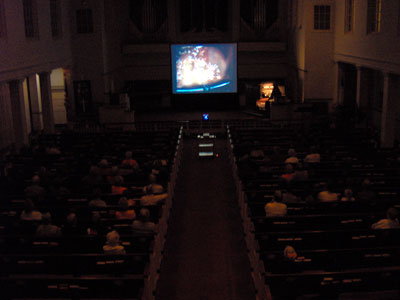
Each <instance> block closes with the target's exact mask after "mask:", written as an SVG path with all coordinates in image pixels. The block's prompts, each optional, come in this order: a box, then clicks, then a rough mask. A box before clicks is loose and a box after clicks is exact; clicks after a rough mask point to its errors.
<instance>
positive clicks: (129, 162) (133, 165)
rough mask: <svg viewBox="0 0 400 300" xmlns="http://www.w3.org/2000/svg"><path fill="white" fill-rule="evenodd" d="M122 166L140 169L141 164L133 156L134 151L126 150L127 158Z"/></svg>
mask: <svg viewBox="0 0 400 300" xmlns="http://www.w3.org/2000/svg"><path fill="white" fill-rule="evenodd" d="M121 168H130V169H135V170H137V169H139V164H138V163H137V161H136V160H134V159H133V158H132V151H126V152H125V159H124V160H123V161H122V163H121Z"/></svg>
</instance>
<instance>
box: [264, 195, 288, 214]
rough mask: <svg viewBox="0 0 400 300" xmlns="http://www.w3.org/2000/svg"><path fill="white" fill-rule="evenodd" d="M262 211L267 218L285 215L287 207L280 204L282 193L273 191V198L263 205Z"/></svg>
mask: <svg viewBox="0 0 400 300" xmlns="http://www.w3.org/2000/svg"><path fill="white" fill-rule="evenodd" d="M264 209H265V214H266V216H267V217H274V216H285V215H286V214H287V206H286V204H284V203H282V192H281V191H279V190H278V191H275V194H274V197H273V198H272V200H271V201H270V202H268V203H267V204H265V207H264Z"/></svg>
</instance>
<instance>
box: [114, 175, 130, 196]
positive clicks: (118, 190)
mask: <svg viewBox="0 0 400 300" xmlns="http://www.w3.org/2000/svg"><path fill="white" fill-rule="evenodd" d="M123 184H124V177H122V176H115V178H114V184H113V185H112V186H111V194H113V195H122V194H123V193H124V191H126V190H127V189H128V188H127V187H125V186H122V185H123Z"/></svg>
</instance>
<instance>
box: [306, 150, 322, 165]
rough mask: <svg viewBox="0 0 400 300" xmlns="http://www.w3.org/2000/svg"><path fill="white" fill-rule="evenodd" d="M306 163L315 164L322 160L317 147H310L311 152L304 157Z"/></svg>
mask: <svg viewBox="0 0 400 300" xmlns="http://www.w3.org/2000/svg"><path fill="white" fill-rule="evenodd" d="M304 162H305V163H310V164H315V163H320V162H321V155H320V154H319V153H318V152H317V149H316V147H314V146H313V147H311V148H310V153H309V154H307V155H306V157H304Z"/></svg>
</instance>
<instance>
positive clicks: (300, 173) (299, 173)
mask: <svg viewBox="0 0 400 300" xmlns="http://www.w3.org/2000/svg"><path fill="white" fill-rule="evenodd" d="M293 180H295V181H306V180H308V171H307V170H305V169H304V167H303V164H301V163H298V164H297V166H296V169H295V171H294V174H293Z"/></svg>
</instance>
